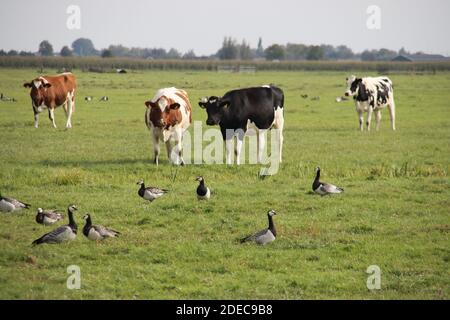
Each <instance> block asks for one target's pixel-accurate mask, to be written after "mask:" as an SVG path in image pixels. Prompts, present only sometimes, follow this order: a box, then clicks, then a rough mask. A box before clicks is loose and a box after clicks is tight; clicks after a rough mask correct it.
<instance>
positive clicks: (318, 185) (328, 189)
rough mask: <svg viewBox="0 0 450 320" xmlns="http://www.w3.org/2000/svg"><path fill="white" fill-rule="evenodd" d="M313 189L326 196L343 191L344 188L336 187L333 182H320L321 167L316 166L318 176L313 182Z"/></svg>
mask: <svg viewBox="0 0 450 320" xmlns="http://www.w3.org/2000/svg"><path fill="white" fill-rule="evenodd" d="M312 189H313V191H314V192H315V193H318V194H320V195H321V196H325V195H327V194H333V193H342V192H344V189H342V188H339V187H336V186H335V185H333V184H330V183H326V182H320V167H317V168H316V178H315V179H314V182H313V184H312Z"/></svg>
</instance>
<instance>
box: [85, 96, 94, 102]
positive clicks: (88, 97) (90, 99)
mask: <svg viewBox="0 0 450 320" xmlns="http://www.w3.org/2000/svg"><path fill="white" fill-rule="evenodd" d="M92 99H94V97H93V96H87V97H84V101H86V102H89V101H92Z"/></svg>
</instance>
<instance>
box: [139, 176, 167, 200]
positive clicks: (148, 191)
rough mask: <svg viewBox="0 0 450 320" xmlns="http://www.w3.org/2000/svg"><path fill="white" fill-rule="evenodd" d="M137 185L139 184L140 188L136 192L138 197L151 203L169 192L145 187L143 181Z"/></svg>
mask: <svg viewBox="0 0 450 320" xmlns="http://www.w3.org/2000/svg"><path fill="white" fill-rule="evenodd" d="M137 184H140V185H141V187H140V188H139V190H138V195H139V196H140V197H141V198H142V199H145V200H148V201H150V202H152V201H153V200H155V199H157V198H159V197H161V196H162V195H164V194H165V193H166V192H168V191H169V190H166V189H160V188H157V187H147V188H146V187H145V184H144V180H141V181H139V182H138V183H137Z"/></svg>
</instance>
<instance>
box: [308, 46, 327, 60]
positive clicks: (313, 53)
mask: <svg viewBox="0 0 450 320" xmlns="http://www.w3.org/2000/svg"><path fill="white" fill-rule="evenodd" d="M323 57H324V49H323V48H322V47H321V46H310V47H309V50H308V54H307V55H306V59H307V60H322V59H323Z"/></svg>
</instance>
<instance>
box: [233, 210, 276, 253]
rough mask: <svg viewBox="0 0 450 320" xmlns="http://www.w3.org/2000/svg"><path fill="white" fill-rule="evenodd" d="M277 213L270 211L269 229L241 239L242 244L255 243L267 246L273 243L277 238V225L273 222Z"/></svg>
mask: <svg viewBox="0 0 450 320" xmlns="http://www.w3.org/2000/svg"><path fill="white" fill-rule="evenodd" d="M276 214H277V213H276V212H275V211H274V210H269V212H268V213H267V217H268V219H269V228H267V229H264V230H261V231H259V232H257V233H255V234H254V235H251V236H248V237H245V238H243V239H241V243H244V242H248V241H254V242H256V243H257V244H262V245H265V244H267V243H269V242H272V241H274V240H275V238H276V237H277V230H276V229H275V224H274V222H273V216H274V215H276Z"/></svg>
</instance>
